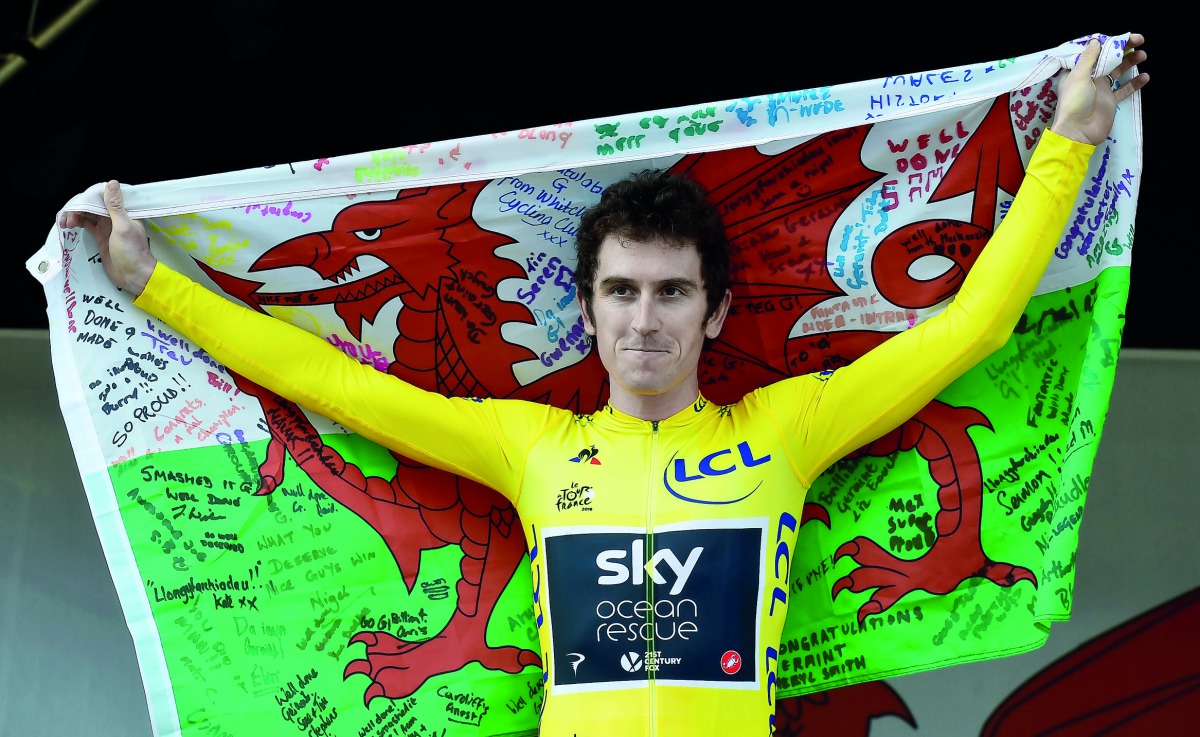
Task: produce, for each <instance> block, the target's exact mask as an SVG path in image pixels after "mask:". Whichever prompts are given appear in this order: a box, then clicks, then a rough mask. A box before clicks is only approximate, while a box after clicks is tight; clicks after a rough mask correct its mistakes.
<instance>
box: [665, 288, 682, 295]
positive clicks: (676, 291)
mask: <svg viewBox="0 0 1200 737" xmlns="http://www.w3.org/2000/svg"><path fill="white" fill-rule="evenodd" d="M663 294H664V295H666V296H667V297H682V296H683V290H682V289H680V288H679V287H665V288H664V289H663Z"/></svg>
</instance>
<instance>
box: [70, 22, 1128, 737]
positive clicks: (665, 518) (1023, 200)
mask: <svg viewBox="0 0 1200 737" xmlns="http://www.w3.org/2000/svg"><path fill="white" fill-rule="evenodd" d="M1142 43H1143V39H1142V37H1141V36H1140V35H1137V34H1133V35H1131V36H1130V48H1129V51H1128V53H1127V54H1126V56H1125V58H1124V61H1123V62H1122V63H1121V64H1120V65H1119V66H1118V68H1117V69H1115V70H1113V72H1112V76H1113V77H1117V76H1121V75H1123V74H1124V73H1125V72H1126V71H1127V70H1128V69H1130V68H1131V67H1132V66H1133V65H1136V64H1140V63H1142V62H1144V61H1145V59H1146V54H1145V52H1143V51H1141V50H1139V49H1138V47H1139V46H1140V45H1141V44H1142ZM1099 50H1100V46H1099V44H1098V43H1096V42H1093V43H1092V44H1090V45H1088V46H1087V47H1086V49H1085V50H1084V51H1083V53H1082V54H1081V59H1080V62H1079V64H1078V65H1077V66H1076V68H1075V69H1074V70H1073V71H1072V72H1071V73H1070V74H1069V75H1068V76H1067V77H1066V78H1065V79H1064V80H1063V81H1062V82H1061V84H1060V86H1059V102H1058V109H1057V111H1056V114H1055V119H1054V121H1053V123H1052V124H1051V127H1050V130H1049V132H1048V133H1046V135H1044V136H1043V138H1042V140H1041V142H1040V143H1039V146H1038V148H1037V150H1036V151H1035V153H1034V156H1033V158H1032V160H1031V161H1030V164H1029V167H1028V170H1027V171H1026V175H1025V180H1024V183H1023V184H1022V186H1021V191H1020V194H1019V195H1018V196H1017V198H1016V200H1015V201H1014V203H1013V206H1012V209H1011V210H1010V212H1009V213H1008V215H1007V216H1006V218H1005V220H1004V223H1003V225H1002V226H1001V227H1000V228H999V229H998V230H997V232H996V234H995V235H994V236H993V238H992V239H991V241H990V242H989V244H988V247H987V248H986V249H984V251H983V253H982V254H981V255H980V256H979V258H978V260H977V261H976V263H975V266H974V268H973V269H972V271H971V273H970V275H969V276H968V277H967V279H966V281H965V282H964V284H963V287H962V289H961V290H960V292H959V294H958V295H957V296H956V297H955V299H954V301H953V302H952V303H951V304H950V305H949V306H948V307H947V308H946V309H945V310H944V311H943V312H942V313H941V314H939V315H938V316H936V317H934V318H932V319H930V320H928V321H926V322H924V323H922V324H920V325H918V326H916V327H914V328H912V329H910V330H908V331H906V332H903V333H900V334H898V335H896V336H894V337H893V338H891V339H889V340H887V341H886V342H884V343H883V344H881V345H880V346H878V347H877V348H875V349H874V350H872V351H870V352H869V353H868V354H866V355H865V356H863V357H862V358H860V359H858V360H857V361H855V362H854V363H853V364H852V365H850V366H846V367H843V368H840V369H838V370H837V371H832V372H823V373H821V374H819V375H816V374H814V375H806V376H797V377H792V378H789V379H785V380H783V381H780V382H777V383H775V384H772V385H770V386H767V387H764V388H762V389H759V390H757V391H754V392H751V393H750V394H748V395H747V396H746V397H745V398H743V399H742V400H740V401H739V402H737V403H735V404H732V405H728V406H721V407H718V406H715V405H713V404H711V403H709V402H708V401H707V400H706V399H705V398H704V397H703V396H702V395H701V394H700V392H699V382H698V362H699V358H700V354H701V351H702V349H703V347H704V344H705V341H706V340H708V339H712V338H715V337H717V336H718V335H719V334H720V331H721V329H722V325H723V323H724V320H725V316H726V313H727V311H728V308H729V304H730V298H731V295H730V287H729V247H728V243H727V242H726V241H725V238H724V234H723V232H722V231H721V228H720V220H719V218H717V217H716V215H715V213H714V212H713V210H712V207H711V206H710V205H708V204H707V202H706V201H705V199H704V193H703V191H701V190H700V189H699V188H698V187H697V186H695V185H694V184H693V183H691V182H690V181H688V180H686V179H679V178H677V177H670V176H666V175H664V174H663V173H661V172H652V171H651V172H643V173H641V174H637V175H634V176H632V177H629V178H627V179H626V180H622V181H621V182H618V183H615V184H613V185H611V186H610V187H608V188H607V190H606V191H605V193H604V195H603V196H602V198H601V200H600V202H599V203H598V204H597V205H595V206H594V207H592V208H589V210H588V211H587V212H586V213H585V214H584V216H583V218H582V220H581V223H580V227H579V235H578V238H577V243H576V247H577V251H578V261H577V269H576V279H577V288H578V295H579V300H580V307H581V310H582V314H583V320H584V327H585V330H586V331H587V333H588V334H589V335H590V336H592V338H593V339H594V345H595V349H596V351H597V352H598V354H599V356H600V359H601V361H602V363H603V365H604V367H605V369H606V370H607V372H608V375H609V384H610V399H609V404H608V405H607V406H606V407H604V408H603V409H602V410H600V411H599V412H596V413H595V414H592V415H575V414H573V413H570V412H567V411H565V410H561V409H558V408H555V407H549V406H546V405H542V404H534V403H528V402H522V401H515V400H490V399H485V400H476V399H468V398H447V397H443V396H440V395H438V394H433V393H429V392H426V391H423V390H420V389H417V388H416V387H413V386H411V385H409V384H406V383H404V382H402V381H400V380H399V379H397V378H396V377H394V376H390V375H388V374H384V373H381V372H378V371H375V370H374V369H372V368H369V367H365V366H363V365H362V364H361V363H359V362H358V361H355V360H352V359H348V358H347V357H346V356H345V355H344V354H342V353H341V352H340V351H339V350H337V349H336V348H334V347H332V346H330V345H329V344H327V343H326V342H324V341H323V340H321V339H320V338H318V337H316V336H313V335H311V334H309V333H307V332H305V331H303V330H300V329H298V328H294V327H292V326H290V325H287V324H285V323H282V322H280V321H277V320H274V319H272V318H270V317H267V316H264V315H261V314H258V313H255V312H253V311H251V310H247V309H244V308H242V307H239V306H236V305H234V304H233V303H231V302H229V301H227V300H224V299H223V298H221V297H219V296H218V295H216V294H213V293H212V292H209V291H207V290H205V289H203V288H202V287H200V286H199V285H197V284H195V283H193V282H191V281H190V280H188V279H187V278H186V277H183V276H182V275H179V274H177V273H175V272H173V271H172V270H170V269H169V268H168V267H166V266H165V265H162V264H158V263H157V261H156V260H155V258H154V256H153V255H152V254H151V252H150V250H149V248H148V246H147V245H146V237H145V231H144V229H143V228H142V226H141V225H140V224H139V223H137V222H135V221H133V220H131V219H130V218H129V216H128V215H127V213H126V212H125V210H124V206H123V202H122V198H121V193H120V189H119V187H118V186H117V184H116V182H110V183H109V185H108V186H107V187H106V189H105V193H104V197H105V203H106V206H107V208H108V212H109V218H97V217H94V216H89V215H86V214H81V213H67V214H65V215H64V219H63V221H62V225H63V227H78V226H82V227H85V228H86V229H88V231H89V232H91V233H92V234H93V235H94V236H95V237H96V239H97V241H98V243H99V244H100V251H101V256H102V259H103V261H104V267H105V270H106V272H107V273H108V274H109V276H110V278H111V279H112V280H113V282H114V283H115V284H116V285H117V286H119V287H121V288H123V289H126V290H128V291H130V292H132V293H133V294H135V295H139V296H138V298H137V301H136V304H137V305H138V306H139V307H141V308H144V309H146V310H147V311H149V312H150V313H152V314H154V315H155V316H157V317H158V318H160V319H162V320H164V321H166V322H168V323H169V324H171V325H173V326H174V327H175V328H176V329H178V330H180V331H181V332H182V333H184V334H185V335H186V336H187V337H188V338H189V339H191V340H192V341H194V342H195V343H197V344H199V345H201V346H202V347H204V348H205V349H206V350H207V351H208V352H209V353H210V354H211V355H213V356H214V357H215V358H217V359H218V360H220V361H221V362H222V363H224V364H225V365H226V366H227V367H228V368H230V369H231V370H233V371H235V372H237V373H239V374H241V375H243V376H246V377H247V378H249V379H251V380H252V381H254V382H257V383H258V384H261V385H263V386H265V387H267V388H268V389H271V390H273V391H276V392H278V393H280V394H281V395H283V396H286V397H288V398H289V399H291V400H292V401H295V402H297V403H299V404H301V405H303V406H305V407H308V408H309V409H311V410H314V411H317V412H320V413H322V414H324V415H326V416H328V417H330V418H331V419H333V420H335V421H336V422H338V423H341V424H342V425H344V426H345V427H347V428H349V429H351V430H353V431H355V432H357V433H359V434H360V435H363V436H364V437H366V438H368V439H370V440H373V441H374V442H376V443H379V444H381V445H383V446H385V447H388V448H390V449H392V450H394V451H396V452H397V453H399V454H401V455H404V456H406V457H408V458H411V459H413V460H415V461H418V462H421V463H426V464H429V465H431V466H435V467H438V468H441V469H443V470H446V471H450V472H453V473H455V474H458V475H460V476H464V477H467V478H470V479H472V480H474V481H477V482H479V483H482V484H484V485H487V486H490V487H492V488H494V489H496V490H497V491H498V492H500V493H501V494H503V495H504V496H505V497H507V498H508V499H510V500H511V501H512V502H513V504H514V505H515V506H516V508H517V510H518V513H519V514H520V517H521V520H522V523H523V525H524V529H525V535H526V541H527V544H528V547H529V550H530V558H531V566H532V569H533V570H532V573H533V581H534V594H535V603H534V608H535V612H534V613H535V615H536V616H537V618H538V621H539V627H538V631H539V639H540V644H541V649H542V656H541V657H539V656H537V655H536V654H534V653H530V652H528V651H521V650H519V649H517V648H512V649H511V650H512V652H510V653H508V657H509V660H510V662H508V663H506V664H493V665H490V666H489V667H500V668H504V669H511V670H512V671H513V672H516V671H517V670H519V669H520V668H523V667H526V666H528V665H541V666H542V667H543V669H544V670H545V673H546V694H545V702H544V708H543V713H542V720H541V727H540V729H541V733H542V734H545V735H555V736H558V735H577V736H580V737H583V736H585V735H586V736H588V737H591V736H593V735H597V736H599V735H605V736H607V735H613V734H617V735H676V734H679V735H683V734H686V735H699V736H700V737H704V736H705V735H728V734H747V733H762V732H767V733H769V732H770V730H771V726H772V724H773V720H774V691H773V684H774V682H775V678H776V666H777V653H776V651H777V648H778V645H779V639H780V634H781V632H782V629H783V625H784V620H785V617H786V613H787V599H788V597H787V592H788V584H789V577H788V574H789V570H790V564H791V554H790V550H791V549H792V547H793V544H794V541H795V537H796V530H797V527H798V520H799V519H800V516H801V508H802V506H803V503H804V497H805V494H806V492H807V490H808V488H809V487H810V486H811V484H812V483H813V481H814V480H815V479H816V477H817V476H818V475H819V474H820V473H821V472H822V471H824V470H825V469H826V468H827V467H828V466H829V465H830V464H832V463H834V462H835V461H837V460H838V459H839V458H841V457H842V456H843V455H845V454H846V453H847V452H849V451H851V450H853V449H855V448H857V447H860V446H862V445H864V444H865V443H868V442H870V441H872V440H874V439H876V438H878V437H880V436H882V435H884V434H885V433H887V432H889V431H890V430H892V429H894V428H896V427H897V426H899V425H900V424H901V423H903V422H904V421H905V420H907V419H908V418H909V417H911V416H912V415H913V414H914V413H915V412H916V411H917V410H919V409H920V408H921V407H923V406H924V405H925V404H926V403H928V402H929V401H931V400H932V399H933V398H934V397H935V396H936V395H937V394H938V393H939V392H941V391H942V389H944V388H945V387H946V386H947V385H949V384H950V383H951V382H952V381H954V380H955V379H956V378H958V377H959V376H960V375H961V374H962V373H963V372H965V371H966V370H968V369H969V368H970V367H972V366H973V365H975V364H976V363H978V362H979V361H980V360H982V359H983V358H985V357H986V356H987V355H989V354H990V353H991V352H992V351H994V350H995V349H996V348H998V347H1000V346H1002V345H1004V343H1005V342H1006V341H1007V340H1008V338H1009V336H1010V334H1011V332H1012V329H1013V328H1014V326H1015V325H1016V323H1017V320H1018V319H1019V317H1020V315H1021V314H1022V312H1023V310H1024V308H1025V306H1026V304H1027V302H1028V300H1029V298H1030V297H1031V295H1032V293H1033V290H1034V288H1035V286H1036V285H1037V283H1038V281H1039V280H1040V278H1041V275H1042V273H1043V271H1044V269H1045V267H1046V264H1047V262H1048V261H1049V258H1050V254H1051V253H1052V252H1053V250H1054V248H1055V247H1056V246H1057V245H1058V242H1059V239H1060V236H1061V234H1062V232H1063V229H1064V227H1065V225H1066V222H1067V219H1068V217H1069V215H1070V214H1071V210H1072V207H1073V204H1074V201H1075V198H1076V195H1077V192H1078V189H1079V187H1080V186H1081V184H1082V182H1083V179H1084V176H1085V174H1086V172H1087V167H1088V159H1089V157H1090V156H1091V154H1092V152H1093V150H1094V148H1095V146H1096V145H1097V144H1099V143H1100V142H1102V141H1103V140H1104V138H1105V136H1106V135H1107V134H1108V132H1109V129H1110V128H1111V126H1112V122H1113V118H1114V111H1115V107H1116V104H1117V103H1118V102H1119V101H1121V100H1123V99H1125V98H1126V97H1128V96H1129V95H1130V94H1132V93H1133V92H1134V91H1136V90H1138V89H1141V88H1142V87H1143V86H1144V85H1145V84H1146V83H1147V82H1148V81H1149V77H1148V76H1147V75H1145V74H1139V75H1137V76H1135V77H1133V78H1132V79H1131V80H1129V81H1128V82H1126V83H1124V84H1123V85H1121V86H1120V87H1118V88H1112V87H1110V86H1109V84H1107V83H1106V80H1105V77H1104V76H1101V77H1100V78H1099V81H1098V82H1097V81H1095V80H1093V79H1092V77H1091V74H1092V71H1093V67H1094V65H1095V62H1096V59H1097V57H1098V54H1099ZM1108 81H1111V80H1108ZM301 352H303V353H304V355H305V359H306V360H305V361H303V362H298V361H297V362H293V361H289V362H286V363H283V362H279V361H277V360H275V359H276V357H277V356H279V355H284V354H288V355H298V354H300V353H301ZM884 377H886V381H884V380H883V379H884ZM884 386H886V390H884V389H882V388H881V387H884ZM897 387H900V389H899V390H897V389H896V388H897ZM579 449H588V450H589V452H590V453H591V454H593V456H594V457H597V458H603V459H605V461H606V462H605V463H602V464H579V463H571V462H570V461H571V460H572V459H573V458H577V457H578V451H579ZM572 484H574V485H577V487H578V488H579V489H581V490H585V491H584V493H585V494H586V495H587V496H586V498H587V504H586V505H580V506H576V507H572V508H567V509H560V508H559V507H558V505H556V501H557V496H558V493H559V491H560V490H561V489H563V488H564V487H567V486H570V485H572ZM366 662H367V663H368V670H369V672H368V675H370V676H371V677H372V678H373V679H374V680H375V682H376V685H377V686H378V691H379V692H380V693H382V694H383V695H388V693H389V691H388V688H389V678H390V677H391V675H390V674H389V673H388V672H386V670H385V669H382V668H380V669H376V667H375V663H374V662H373V661H372V659H371V652H370V647H368V657H367V660H366ZM356 672H360V671H356Z"/></svg>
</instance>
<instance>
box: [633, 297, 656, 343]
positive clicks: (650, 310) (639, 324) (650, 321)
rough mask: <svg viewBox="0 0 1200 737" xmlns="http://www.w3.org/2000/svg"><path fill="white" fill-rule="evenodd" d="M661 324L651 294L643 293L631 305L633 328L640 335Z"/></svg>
mask: <svg viewBox="0 0 1200 737" xmlns="http://www.w3.org/2000/svg"><path fill="white" fill-rule="evenodd" d="M661 326H662V325H661V320H660V319H659V316H658V305H657V304H656V303H655V301H654V297H653V295H643V296H642V297H640V298H639V299H638V301H637V302H636V303H635V304H634V306H633V324H632V327H633V329H634V330H636V331H637V332H639V333H641V334H642V335H647V334H649V333H652V332H654V331H655V330H658V329H659V328H660V327H661Z"/></svg>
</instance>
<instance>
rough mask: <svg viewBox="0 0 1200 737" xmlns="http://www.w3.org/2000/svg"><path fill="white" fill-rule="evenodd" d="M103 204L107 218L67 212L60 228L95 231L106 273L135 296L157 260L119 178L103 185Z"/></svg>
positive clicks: (92, 232) (59, 222)
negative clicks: (131, 212)
mask: <svg viewBox="0 0 1200 737" xmlns="http://www.w3.org/2000/svg"><path fill="white" fill-rule="evenodd" d="M104 206H105V207H106V208H107V209H108V217H104V216H103V215H92V214H91V213H86V212H64V213H63V214H62V217H61V218H59V221H58V225H59V227H60V228H78V227H82V228H83V229H84V230H86V231H87V232H89V233H91V234H92V237H93V238H95V239H96V243H97V244H99V246H100V260H101V261H102V262H103V263H104V273H106V274H108V278H109V279H112V282H113V284H116V285H117V286H118V287H120V288H121V289H124V290H126V291H128V292H132V293H133V295H134V296H135V297H136V296H137V295H139V294H141V293H142V290H144V289H145V288H146V283H147V282H149V281H150V275H151V274H153V273H154V267H155V265H157V264H158V259H156V258H154V254H152V253H150V241H149V240H148V239H147V238H146V227H145V226H144V225H142V223H140V222H139V221H137V220H134V219H133V218H131V217H129V213H127V212H125V198H124V197H122V196H121V185H120V184H118V183H117V181H116V180H113V181H110V182H108V183H107V184H105V185H104Z"/></svg>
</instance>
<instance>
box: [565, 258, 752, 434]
mask: <svg viewBox="0 0 1200 737" xmlns="http://www.w3.org/2000/svg"><path fill="white" fill-rule="evenodd" d="M594 287H595V288H594V294H593V298H592V300H593V304H592V305H591V308H592V315H591V316H589V315H588V309H587V307H588V305H583V308H584V309H583V324H584V329H586V330H587V332H588V334H589V335H591V336H592V337H593V338H595V344H596V349H597V350H598V351H599V353H600V360H601V362H602V363H603V364H604V367H605V368H606V369H607V370H608V373H609V378H610V387H611V394H612V401H613V406H615V407H616V408H617V409H620V410H622V411H624V412H627V413H630V414H634V415H638V416H641V415H640V414H639V412H637V411H636V408H637V407H640V406H643V405H644V404H645V402H646V401H647V400H649V401H650V403H651V405H652V406H655V407H663V406H669V407H670V408H671V409H670V411H671V412H674V411H678V409H682V408H683V407H685V406H687V405H688V404H691V403H692V402H693V401H695V399H696V394H697V390H698V383H697V381H698V380H697V377H696V369H697V366H698V364H699V361H700V351H701V349H702V348H703V347H704V339H705V337H709V338H715V337H717V335H718V334H719V333H720V332H721V325H722V324H723V323H724V321H725V312H726V310H727V309H728V306H729V295H728V294H726V295H725V298H724V299H723V300H722V302H721V305H720V307H719V309H718V310H717V311H716V313H715V314H714V315H713V317H712V318H711V319H709V320H707V321H705V319H704V315H705V313H706V312H707V311H708V310H707V307H708V305H707V302H706V297H705V291H704V283H703V281H702V279H701V276H700V254H699V253H698V252H697V251H696V248H695V247H694V246H687V247H684V248H673V247H671V246H668V245H666V244H664V243H662V242H660V241H650V242H640V241H629V240H619V239H617V238H616V237H614V236H609V237H607V238H606V239H604V241H603V242H602V243H601V244H600V258H599V266H598V268H597V269H596V282H595V285H594ZM623 403H624V404H625V406H622V404H623ZM631 408H632V410H633V411H631Z"/></svg>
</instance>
